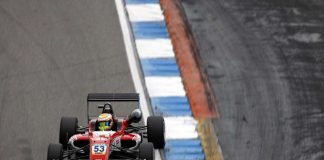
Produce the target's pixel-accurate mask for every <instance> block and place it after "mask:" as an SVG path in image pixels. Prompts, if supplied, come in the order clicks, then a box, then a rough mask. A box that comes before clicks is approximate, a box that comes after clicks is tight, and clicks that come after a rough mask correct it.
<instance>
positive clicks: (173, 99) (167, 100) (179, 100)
mask: <svg viewBox="0 0 324 160" xmlns="http://www.w3.org/2000/svg"><path fill="white" fill-rule="evenodd" d="M151 102H152V103H153V104H156V103H159V104H166V105H169V104H187V105H189V103H188V99H187V97H185V96H170V97H154V98H151Z"/></svg>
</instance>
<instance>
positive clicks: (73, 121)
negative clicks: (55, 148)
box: [60, 117, 78, 149]
mask: <svg viewBox="0 0 324 160" xmlns="http://www.w3.org/2000/svg"><path fill="white" fill-rule="evenodd" d="M77 129H78V119H77V118H76V117H62V118H61V124H60V143H61V144H62V145H63V148H64V149H67V144H68V142H69V139H70V138H71V137H72V136H73V135H75V134H76V133H77Z"/></svg>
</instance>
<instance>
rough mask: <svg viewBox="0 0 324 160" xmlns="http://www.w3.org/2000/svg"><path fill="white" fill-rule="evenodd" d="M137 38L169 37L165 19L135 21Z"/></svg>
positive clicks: (134, 28)
mask: <svg viewBox="0 0 324 160" xmlns="http://www.w3.org/2000/svg"><path fill="white" fill-rule="evenodd" d="M132 27H133V32H134V35H135V39H157V38H168V37H169V35H168V31H167V29H166V26H165V23H164V21H152V22H133V23H132Z"/></svg>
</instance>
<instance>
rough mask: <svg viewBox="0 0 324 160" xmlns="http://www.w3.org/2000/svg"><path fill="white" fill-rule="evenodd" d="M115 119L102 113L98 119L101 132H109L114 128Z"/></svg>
mask: <svg viewBox="0 0 324 160" xmlns="http://www.w3.org/2000/svg"><path fill="white" fill-rule="evenodd" d="M113 123H114V121H113V117H112V115H111V114H109V113H102V114H100V115H99V117H98V129H99V131H109V130H111V128H112V126H113Z"/></svg>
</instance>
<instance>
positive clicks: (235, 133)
mask: <svg viewBox="0 0 324 160" xmlns="http://www.w3.org/2000/svg"><path fill="white" fill-rule="evenodd" d="M182 4H183V6H184V9H185V12H186V15H187V17H188V21H189V24H190V27H191V29H192V32H193V35H194V38H195V40H196V43H197V45H198V48H199V51H200V56H201V59H202V61H203V67H204V69H205V71H206V72H207V74H208V76H209V80H210V82H211V84H212V87H213V89H214V92H215V94H216V96H217V100H218V110H219V112H220V119H218V120H215V121H214V125H215V128H216V132H217V135H218V138H219V143H220V145H221V148H222V152H223V156H224V159H225V160H274V159H275V160H320V159H324V152H323V151H324V138H323V137H324V127H323V124H324V45H323V43H324V12H323V8H324V3H323V1H316V0H311V1H308V0H287V1H282V0H244V1H242V0H205V1H197V0H196V1H195V0H183V1H182Z"/></svg>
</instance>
